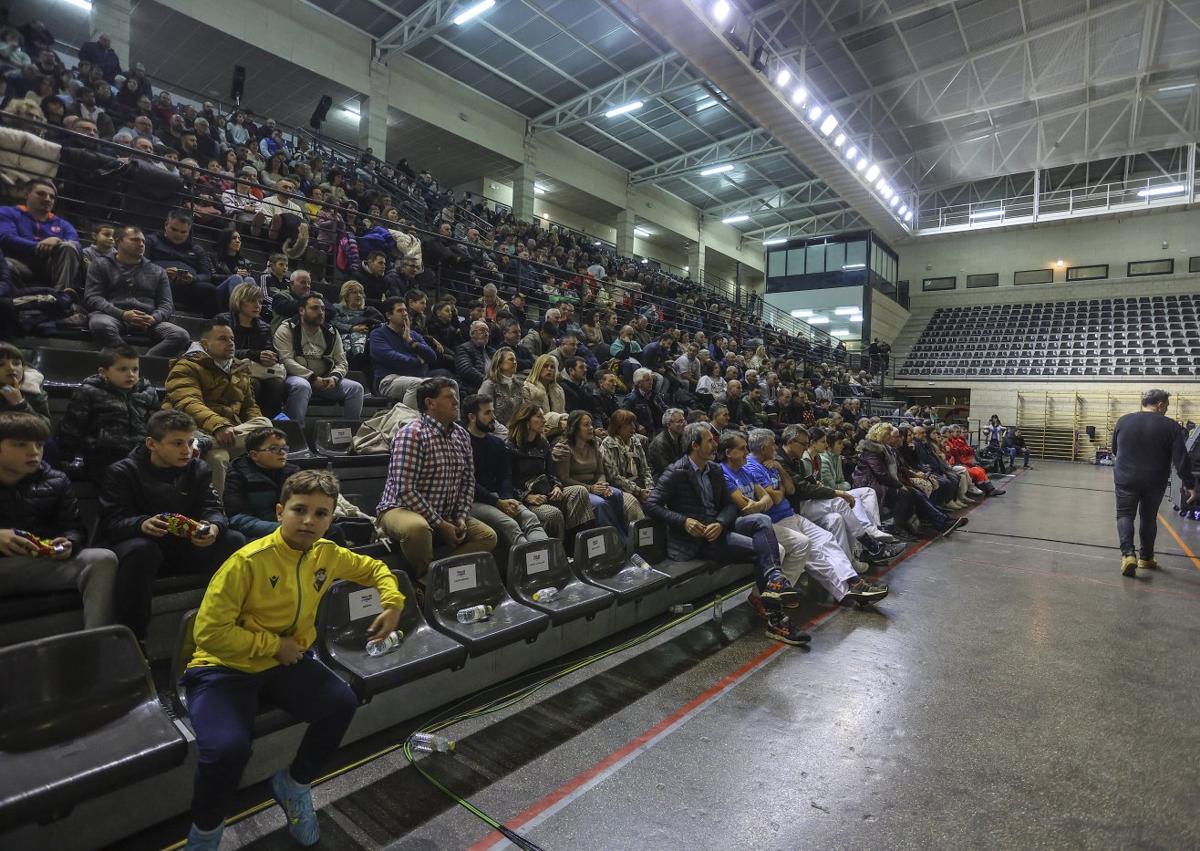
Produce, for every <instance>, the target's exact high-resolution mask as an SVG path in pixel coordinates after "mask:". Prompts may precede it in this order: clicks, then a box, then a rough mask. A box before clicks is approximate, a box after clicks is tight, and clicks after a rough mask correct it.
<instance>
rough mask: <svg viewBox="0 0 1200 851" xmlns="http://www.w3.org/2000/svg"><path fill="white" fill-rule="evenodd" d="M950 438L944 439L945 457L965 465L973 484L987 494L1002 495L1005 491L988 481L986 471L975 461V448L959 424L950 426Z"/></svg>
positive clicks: (951, 461)
mask: <svg viewBox="0 0 1200 851" xmlns="http://www.w3.org/2000/svg"><path fill="white" fill-rule="evenodd" d="M950 428H951V431H950V438H949V440H947V441H946V457H947V459H948V460H949V461H950V463H951V464H958V465H961V466H962V467H965V468H966V470H967V475H968V476H970V477H971V481H972V482H974V483H975V486H976V487H977V488H979V489H980V490H981V491H983V492H984V493H985V494H987V495H988V496H1003V495H1004V493H1005V491H1003V490H1001V489H1000V488H998V487H996V486H995V485H993V484H992V483H991V482H990V481H988V475H987V471H986V470H984V469H983V467H980V466H979V465H978V464H976V463H975V450H974V449H972V448H971V444H969V443H968V442H967V438H966V435H964V434H963V430H962V428H961V427H959V426H951V427H950Z"/></svg>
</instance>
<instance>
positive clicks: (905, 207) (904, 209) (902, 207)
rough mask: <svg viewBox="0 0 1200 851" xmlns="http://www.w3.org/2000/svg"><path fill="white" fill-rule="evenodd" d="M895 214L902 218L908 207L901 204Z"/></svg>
mask: <svg viewBox="0 0 1200 851" xmlns="http://www.w3.org/2000/svg"><path fill="white" fill-rule="evenodd" d="M896 212H897V213H899V214H900V215H902V216H903V215H904V214H905V213H907V212H908V205H907V204H902V205H901V206H900V209H899V210H897V211H896Z"/></svg>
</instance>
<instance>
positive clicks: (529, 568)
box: [525, 550, 550, 574]
mask: <svg viewBox="0 0 1200 851" xmlns="http://www.w3.org/2000/svg"><path fill="white" fill-rule="evenodd" d="M549 569H550V553H549V552H547V551H546V550H534V551H533V552H531V553H529V554H527V555H526V556H525V572H526V573H529V574H533V573H545V572H546V571H547V570H549Z"/></svg>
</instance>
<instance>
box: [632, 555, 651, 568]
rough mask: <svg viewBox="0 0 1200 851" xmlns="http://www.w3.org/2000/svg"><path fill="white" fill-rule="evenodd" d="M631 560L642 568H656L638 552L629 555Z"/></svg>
mask: <svg viewBox="0 0 1200 851" xmlns="http://www.w3.org/2000/svg"><path fill="white" fill-rule="evenodd" d="M629 560H630V561H631V562H633V563H634V564H636V565H637V566H638V567H640V568H641V569H642V570H653V569H654V568H653V567H652V566H651V565H650V562H648V561H646V560H645V559H644V558H642V557H641V556H640V555H638V554H637V553H634V554H633V555H631V556H630V557H629Z"/></svg>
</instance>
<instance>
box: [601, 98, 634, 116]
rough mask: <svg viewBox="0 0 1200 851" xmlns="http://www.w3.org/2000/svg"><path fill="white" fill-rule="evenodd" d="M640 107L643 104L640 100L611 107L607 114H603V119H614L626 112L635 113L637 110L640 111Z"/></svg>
mask: <svg viewBox="0 0 1200 851" xmlns="http://www.w3.org/2000/svg"><path fill="white" fill-rule="evenodd" d="M642 106H643V104H642V102H641V101H640V100H635V101H634V102H633V103H627V104H623V105H621V106H617V107H613V108H612V109H610V110H609V111H608V112H606V113H604V117H605V118H616V117H617V116H618V115H624V114H625V113H627V112H636V111H637V110H639V109H641V108H642Z"/></svg>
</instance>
